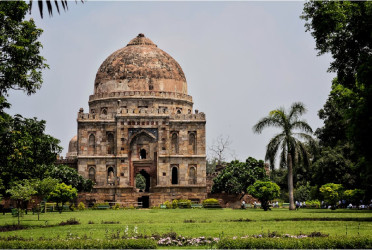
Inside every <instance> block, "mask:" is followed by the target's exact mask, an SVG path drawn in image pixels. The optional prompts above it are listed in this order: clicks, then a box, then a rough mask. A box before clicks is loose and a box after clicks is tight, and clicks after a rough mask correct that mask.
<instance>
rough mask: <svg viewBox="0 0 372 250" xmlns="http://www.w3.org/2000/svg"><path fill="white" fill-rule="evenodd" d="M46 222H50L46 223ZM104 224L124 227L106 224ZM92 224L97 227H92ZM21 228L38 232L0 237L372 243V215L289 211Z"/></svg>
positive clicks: (83, 215)
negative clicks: (308, 238) (284, 238)
mask: <svg viewBox="0 0 372 250" xmlns="http://www.w3.org/2000/svg"><path fill="white" fill-rule="evenodd" d="M70 218H76V219H78V220H79V221H80V223H81V224H80V225H67V226H53V227H44V228H40V227H38V226H41V225H45V224H47V225H57V224H58V223H60V222H62V221H66V220H68V219H70ZM46 221H47V222H46ZM102 221H106V222H108V221H112V222H119V224H102ZM89 222H90V223H91V222H93V223H94V224H89ZM16 223H17V218H15V217H12V215H11V214H6V215H2V214H0V225H5V224H16ZM21 224H22V225H29V226H33V227H32V228H30V229H26V230H17V231H11V232H1V233H0V237H5V236H10V235H17V236H22V237H26V238H28V237H33V238H34V239H35V238H39V237H46V238H54V237H58V236H59V237H61V238H65V237H66V236H67V235H71V234H72V235H75V236H76V235H78V236H79V237H82V236H84V235H87V236H88V237H92V238H97V239H104V238H105V236H107V235H108V234H113V233H116V232H117V231H118V230H120V234H123V232H124V230H125V228H126V227H127V226H128V227H129V232H130V233H133V230H134V228H135V227H137V228H138V233H139V234H146V235H150V234H152V233H159V234H163V233H168V232H171V231H172V232H176V233H177V234H181V235H184V236H190V237H199V236H212V237H219V236H221V235H222V234H223V235H224V236H244V235H252V234H261V233H267V232H269V231H270V232H274V231H276V232H278V233H280V234H287V233H288V234H300V233H311V232H314V231H318V232H322V233H326V234H329V235H330V236H345V235H346V232H347V235H348V236H358V235H360V236H368V237H372V236H371V235H372V211H371V210H369V211H367V210H364V211H360V210H346V209H340V210H336V211H331V210H326V209H302V210H299V211H288V210H287V209H273V210H272V211H267V212H265V211H263V210H261V209H247V210H232V209H214V210H213V209H211V210H208V209H170V210H168V209H141V210H85V211H76V212H63V213H62V214H59V213H56V212H53V213H46V214H41V215H40V221H37V215H32V213H29V214H28V215H25V216H24V217H23V218H22V221H21Z"/></svg>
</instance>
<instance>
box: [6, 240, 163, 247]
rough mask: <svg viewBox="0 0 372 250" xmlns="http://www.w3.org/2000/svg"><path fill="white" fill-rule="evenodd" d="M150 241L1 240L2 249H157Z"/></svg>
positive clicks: (154, 243) (152, 241) (153, 242)
mask: <svg viewBox="0 0 372 250" xmlns="http://www.w3.org/2000/svg"><path fill="white" fill-rule="evenodd" d="M156 247H157V244H156V241H154V240H150V239H138V240H134V239H125V240H81V239H80V240H79V239H73V240H62V239H59V240H56V239H54V240H34V241H22V240H10V241H5V240H0V249H155V248H156Z"/></svg>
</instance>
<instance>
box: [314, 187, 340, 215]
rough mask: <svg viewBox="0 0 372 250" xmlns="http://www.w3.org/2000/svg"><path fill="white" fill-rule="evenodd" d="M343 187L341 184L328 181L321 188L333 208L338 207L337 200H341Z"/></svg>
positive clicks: (325, 198)
mask: <svg viewBox="0 0 372 250" xmlns="http://www.w3.org/2000/svg"><path fill="white" fill-rule="evenodd" d="M342 190H343V187H342V185H341V184H334V183H327V184H324V185H323V186H321V187H320V188H319V191H320V192H321V193H322V195H323V197H324V200H325V201H326V202H327V203H328V205H331V206H332V209H333V210H334V209H336V205H337V202H338V201H339V200H341V195H342V193H343V192H342Z"/></svg>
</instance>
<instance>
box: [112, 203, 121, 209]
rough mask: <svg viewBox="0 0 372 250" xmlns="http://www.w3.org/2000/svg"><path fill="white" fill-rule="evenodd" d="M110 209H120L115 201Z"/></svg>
mask: <svg viewBox="0 0 372 250" xmlns="http://www.w3.org/2000/svg"><path fill="white" fill-rule="evenodd" d="M112 209H114V210H119V209H120V204H118V203H116V204H115V205H114V206H113V207H112Z"/></svg>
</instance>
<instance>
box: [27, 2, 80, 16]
mask: <svg viewBox="0 0 372 250" xmlns="http://www.w3.org/2000/svg"><path fill="white" fill-rule="evenodd" d="M80 1H81V2H82V3H84V1H83V0H80ZM60 2H61V5H62V8H63V10H66V9H68V5H67V0H60ZM75 2H76V0H75ZM32 3H33V0H30V2H29V6H30V14H31V9H32ZM37 3H38V7H39V12H40V16H41V18H43V9H44V1H42V0H38V1H37ZM45 4H46V6H47V10H48V13H49V16H52V15H53V6H52V3H51V0H45ZM54 4H55V6H56V9H57V12H58V14H60V13H59V4H58V1H57V0H55V1H54Z"/></svg>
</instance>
